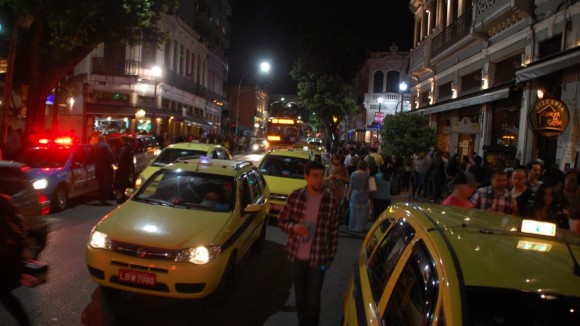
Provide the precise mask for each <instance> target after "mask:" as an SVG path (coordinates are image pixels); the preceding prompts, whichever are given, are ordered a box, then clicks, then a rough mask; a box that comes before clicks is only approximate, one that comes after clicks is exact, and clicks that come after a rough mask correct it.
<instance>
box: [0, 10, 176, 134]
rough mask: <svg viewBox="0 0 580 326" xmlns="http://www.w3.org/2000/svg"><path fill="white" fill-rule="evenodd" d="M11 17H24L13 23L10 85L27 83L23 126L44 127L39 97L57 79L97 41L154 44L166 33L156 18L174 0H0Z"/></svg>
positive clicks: (48, 92) (43, 106)
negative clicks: (26, 20) (22, 24)
mask: <svg viewBox="0 0 580 326" xmlns="http://www.w3.org/2000/svg"><path fill="white" fill-rule="evenodd" d="M0 5H8V6H9V7H10V8H12V10H13V12H14V15H15V17H16V18H19V17H30V18H32V20H33V21H32V25H31V26H30V28H28V29H22V28H20V29H19V33H18V42H17V47H16V53H17V55H16V61H15V65H14V67H15V69H14V84H13V85H14V87H13V88H14V89H19V88H20V87H22V86H25V85H27V86H28V97H27V102H26V108H27V112H26V130H27V131H28V130H31V129H33V130H37V131H44V126H45V114H44V109H45V100H46V98H47V96H48V95H49V94H50V93H51V91H52V90H53V89H54V88H55V87H56V85H57V84H58V82H59V81H60V80H62V79H63V78H64V77H65V76H66V75H67V74H69V73H71V72H72V70H73V68H74V67H75V66H76V65H77V64H78V63H79V62H81V60H83V59H84V58H85V57H86V56H87V55H89V53H90V52H91V51H92V50H93V49H95V48H96V47H97V46H98V45H99V44H100V43H103V42H105V43H108V42H110V43H121V44H128V45H136V44H140V43H142V44H155V45H159V44H161V42H162V41H163V40H164V39H165V36H166V34H165V33H164V32H163V31H161V30H160V28H159V25H158V21H159V19H160V17H161V14H162V13H164V12H165V13H172V12H173V11H174V10H175V9H176V8H177V5H178V0H141V1H138V0H127V1H119V0H101V1H79V0H43V1H25V0H0Z"/></svg>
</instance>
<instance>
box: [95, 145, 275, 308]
mask: <svg viewBox="0 0 580 326" xmlns="http://www.w3.org/2000/svg"><path fill="white" fill-rule="evenodd" d="M268 198H269V191H268V187H267V185H266V182H265V180H264V179H263V177H262V176H261V175H260V174H259V172H258V170H257V168H256V167H255V166H254V165H252V164H251V163H250V162H247V161H234V160H210V159H208V158H206V157H202V158H200V159H193V160H186V161H183V162H180V163H174V164H169V165H167V166H165V167H163V168H161V169H160V170H158V171H157V172H155V173H154V174H153V175H152V176H151V177H150V178H149V179H147V181H146V182H145V183H144V184H143V185H142V186H141V187H140V188H139V190H137V191H136V192H135V193H134V194H133V195H132V196H131V198H130V199H129V200H128V201H127V202H125V203H124V204H123V205H121V206H119V207H118V208H116V209H115V210H113V211H112V212H110V213H109V214H107V215H106V216H105V217H103V218H102V219H101V220H100V221H99V222H98V223H97V225H96V226H95V227H94V228H93V229H92V231H91V233H90V236H89V241H88V244H87V247H86V263H87V267H88V270H89V273H90V276H91V278H92V279H93V280H94V281H95V282H96V283H98V284H99V285H101V286H102V287H104V289H105V292H107V291H106V290H107V289H109V288H113V289H117V290H124V291H129V292H135V293H141V294H150V295H157V296H163V297H171V298H182V299H197V298H204V297H207V296H210V295H212V296H214V297H217V298H221V299H227V298H228V297H229V296H230V295H231V292H232V289H233V285H234V284H235V283H236V282H235V276H236V274H237V269H238V267H239V263H240V261H241V260H242V258H243V257H244V255H246V254H247V253H249V252H250V251H260V250H261V248H262V246H263V244H264V242H265V237H266V228H267V215H268V211H269V209H270V204H269V199H268Z"/></svg>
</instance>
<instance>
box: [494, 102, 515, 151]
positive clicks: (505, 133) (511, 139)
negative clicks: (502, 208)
mask: <svg viewBox="0 0 580 326" xmlns="http://www.w3.org/2000/svg"><path fill="white" fill-rule="evenodd" d="M519 116H520V110H519V109H518V108H516V107H502V108H496V109H495V111H494V114H493V129H492V131H493V133H492V137H493V145H503V146H513V147H517V145H518V132H519V128H520V126H519Z"/></svg>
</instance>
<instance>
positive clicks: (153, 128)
mask: <svg viewBox="0 0 580 326" xmlns="http://www.w3.org/2000/svg"><path fill="white" fill-rule="evenodd" d="M150 73H151V76H153V81H154V83H155V88H154V89H153V101H154V106H153V117H152V118H153V119H151V120H152V124H151V133H152V134H153V136H157V106H158V105H157V104H158V101H157V85H158V84H159V77H161V68H159V67H158V66H154V67H151V70H150Z"/></svg>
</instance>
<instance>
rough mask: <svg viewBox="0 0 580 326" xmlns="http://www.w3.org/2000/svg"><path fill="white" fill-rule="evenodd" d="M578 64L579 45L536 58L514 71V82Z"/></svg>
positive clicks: (579, 59)
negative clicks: (540, 58)
mask: <svg viewBox="0 0 580 326" xmlns="http://www.w3.org/2000/svg"><path fill="white" fill-rule="evenodd" d="M577 64H580V46H577V47H575V48H573V49H570V50H567V51H564V52H561V53H558V54H556V55H553V56H550V57H548V58H545V59H542V60H538V61H536V62H534V63H532V64H529V65H528V66H527V67H525V68H522V69H520V70H518V71H516V82H518V83H522V82H525V81H528V80H532V79H536V78H538V77H542V76H545V75H547V74H550V73H553V72H556V71H558V70H562V69H565V68H569V67H572V66H575V65H577Z"/></svg>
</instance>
